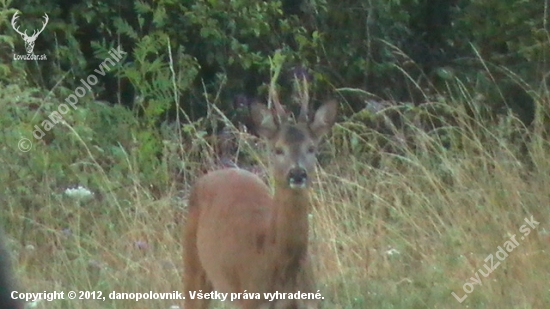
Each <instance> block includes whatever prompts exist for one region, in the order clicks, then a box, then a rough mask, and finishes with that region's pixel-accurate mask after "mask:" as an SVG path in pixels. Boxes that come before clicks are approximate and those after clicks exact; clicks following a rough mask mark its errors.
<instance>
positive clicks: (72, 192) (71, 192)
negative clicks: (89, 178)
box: [64, 186, 94, 200]
mask: <svg viewBox="0 0 550 309" xmlns="http://www.w3.org/2000/svg"><path fill="white" fill-rule="evenodd" d="M64 193H65V195H66V196H68V197H71V198H74V199H77V200H85V199H90V198H92V197H93V196H94V193H93V192H92V191H90V190H88V189H86V188H84V187H83V186H78V187H76V188H67V189H65V192H64Z"/></svg>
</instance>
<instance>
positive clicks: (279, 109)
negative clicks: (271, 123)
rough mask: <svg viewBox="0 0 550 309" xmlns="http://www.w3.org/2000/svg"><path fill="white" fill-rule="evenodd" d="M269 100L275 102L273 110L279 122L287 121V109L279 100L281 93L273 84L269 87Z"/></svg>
mask: <svg viewBox="0 0 550 309" xmlns="http://www.w3.org/2000/svg"><path fill="white" fill-rule="evenodd" d="M269 102H270V103H273V109H272V111H273V112H274V114H275V115H274V116H275V118H276V119H277V120H278V122H279V124H281V123H283V122H286V121H287V120H288V116H287V113H286V110H285V108H284V107H283V106H282V105H281V101H279V94H278V93H277V90H275V87H274V86H273V85H272V86H270V87H269Z"/></svg>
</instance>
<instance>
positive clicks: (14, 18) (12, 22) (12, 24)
mask: <svg viewBox="0 0 550 309" xmlns="http://www.w3.org/2000/svg"><path fill="white" fill-rule="evenodd" d="M17 14H19V12H15V14H13V17H12V18H11V26H12V27H13V30H15V32H17V33H19V34H20V35H22V36H27V30H25V33H22V32H21V31H19V27H17V26H16V24H15V21H16V20H17V19H18V18H19V16H17Z"/></svg>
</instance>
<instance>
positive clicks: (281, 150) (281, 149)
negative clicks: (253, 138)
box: [274, 147, 285, 156]
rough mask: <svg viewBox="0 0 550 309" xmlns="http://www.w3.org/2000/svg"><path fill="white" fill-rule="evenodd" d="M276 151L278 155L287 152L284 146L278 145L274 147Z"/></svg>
mask: <svg viewBox="0 0 550 309" xmlns="http://www.w3.org/2000/svg"><path fill="white" fill-rule="evenodd" d="M274 152H275V154H276V155H278V156H282V155H283V154H284V153H285V151H284V150H283V148H282V147H276V148H275V149H274Z"/></svg>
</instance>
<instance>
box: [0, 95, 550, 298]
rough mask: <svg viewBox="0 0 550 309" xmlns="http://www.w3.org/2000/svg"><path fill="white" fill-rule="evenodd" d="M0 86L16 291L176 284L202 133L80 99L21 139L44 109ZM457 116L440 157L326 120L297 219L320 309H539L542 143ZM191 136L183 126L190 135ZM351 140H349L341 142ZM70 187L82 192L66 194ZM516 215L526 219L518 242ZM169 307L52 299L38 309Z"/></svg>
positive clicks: (547, 210) (205, 151) (545, 290)
mask: <svg viewBox="0 0 550 309" xmlns="http://www.w3.org/2000/svg"><path fill="white" fill-rule="evenodd" d="M1 90H2V91H0V93H3V94H2V95H0V106H1V107H0V108H1V109H2V110H1V113H0V114H1V116H0V117H1V118H0V121H1V122H2V123H3V127H4V130H3V132H2V133H1V134H0V140H1V145H2V148H1V149H0V158H1V164H2V169H1V172H0V173H1V174H0V185H1V187H2V188H3V189H2V190H3V191H2V194H1V196H0V202H1V204H2V208H1V209H0V215H1V216H0V217H1V218H2V220H1V223H2V224H3V225H4V226H5V229H6V231H7V233H8V235H9V241H8V244H9V247H10V248H11V249H12V250H13V253H14V257H15V271H16V275H17V277H18V278H19V280H20V285H21V290H22V291H26V292H42V291H65V293H67V292H68V291H71V290H72V291H102V292H103V295H108V294H109V293H110V292H112V291H117V292H149V291H153V292H171V291H181V290H182V289H183V286H182V278H181V273H182V271H181V270H182V267H181V266H182V261H181V256H182V254H181V253H182V252H181V237H182V221H183V219H184V216H185V208H186V196H187V192H188V190H189V188H190V186H191V185H192V183H193V181H194V179H196V176H198V175H199V174H200V171H201V170H202V169H203V168H204V169H211V168H213V167H212V166H211V165H208V164H210V163H208V162H212V161H213V160H214V153H213V151H212V150H211V148H210V147H209V145H208V144H207V142H206V140H205V139H203V138H202V135H201V138H196V139H195V142H194V143H191V142H189V141H190V139H189V138H188V136H187V135H185V134H187V133H185V132H187V131H185V130H184V133H182V134H183V135H180V136H175V135H173V134H172V135H171V134H163V135H160V134H158V135H157V133H154V132H144V130H145V129H143V128H142V127H140V126H139V121H137V120H136V119H135V118H133V117H134V116H133V115H132V114H131V113H130V112H127V111H125V110H124V109H123V108H111V107H107V106H103V105H98V104H97V103H93V102H79V104H82V105H81V106H82V107H81V108H79V109H78V110H77V111H74V112H73V111H71V114H70V115H67V117H66V120H67V124H66V125H64V124H57V125H56V127H55V128H54V129H52V131H51V135H52V136H53V137H52V138H51V139H50V140H48V141H36V140H34V139H33V137H32V135H31V132H32V126H33V125H34V124H36V123H38V121H39V120H40V119H42V118H41V117H44V115H47V112H48V111H50V110H51V109H52V108H55V106H56V104H57V101H56V100H54V99H43V97H40V96H38V97H39V99H37V98H36V96H34V95H31V94H30V93H29V91H28V90H21V89H18V88H17V87H13V86H11V87H6V88H3V89H1ZM32 103H36V104H37V105H39V106H41V109H40V110H38V111H37V110H35V109H32V108H31V107H30V106H31V105H32ZM544 108H546V109H548V106H546V107H544ZM457 119H458V123H457V125H456V128H457V129H456V132H455V133H456V134H454V135H452V136H451V137H450V138H451V139H452V140H451V142H452V143H451V144H452V145H453V147H452V148H451V149H445V148H443V147H441V146H440V145H441V144H440V141H439V139H438V138H435V137H434V136H432V135H429V134H427V133H424V132H422V131H420V130H418V131H415V132H413V133H414V134H413V144H414V145H415V146H416V147H417V150H411V149H410V148H406V147H403V148H400V151H397V152H395V153H394V154H388V153H382V154H381V153H379V152H377V151H376V147H374V149H375V150H374V151H372V147H371V148H369V147H368V146H369V145H367V144H366V143H370V142H371V140H368V139H367V138H366V137H365V135H358V134H359V133H357V132H366V131H361V130H367V129H366V128H363V129H360V130H359V129H357V126H359V127H361V126H360V124H357V123H355V124H352V123H350V122H349V121H348V122H343V123H340V124H338V125H337V126H336V127H335V129H334V131H333V134H332V136H331V138H330V139H329V140H328V143H327V147H326V152H325V153H324V157H323V162H327V163H328V164H324V165H323V166H321V167H320V169H319V173H318V177H317V181H316V183H315V186H314V189H313V190H314V191H315V193H314V195H313V197H314V202H315V205H316V207H315V209H314V211H313V213H312V220H311V222H312V227H311V228H312V230H313V233H312V237H311V253H312V260H313V261H314V265H315V269H316V275H317V278H318V284H319V289H320V291H321V293H322V295H323V296H324V298H325V301H324V303H323V307H324V308H335V309H339V308H342V309H360V308H379V309H386V308H387V309H390V308H397V309H400V308H407V309H411V308H445V309H452V308H476V309H492V308H494V309H500V308H518V309H519V308H522V309H527V308H533V309H542V308H549V307H550V289H549V287H548V280H549V278H550V277H549V275H548V269H550V259H549V252H548V251H547V247H548V244H549V242H550V235H549V234H548V231H550V226H549V225H548V220H547V218H549V217H550V207H549V205H550V194H549V193H550V189H549V188H550V186H549V184H550V163H549V161H548V157H550V147H549V146H550V145H549V143H548V141H547V139H546V138H545V135H544V134H543V133H541V132H542V131H541V130H539V131H536V130H535V131H536V132H535V133H533V134H532V135H531V139H530V140H529V141H528V142H527V146H528V147H527V148H528V151H529V155H530V160H527V159H525V156H522V155H520V154H521V151H520V150H518V149H517V147H516V144H515V143H512V142H510V138H509V136H510V135H506V134H503V132H506V130H504V129H509V128H508V127H506V128H503V127H499V126H497V125H495V126H491V125H482V124H479V123H477V124H476V123H474V124H472V121H470V120H471V119H470V118H468V117H466V116H458V118H457ZM536 125H537V124H535V126H536ZM8 128H9V129H8ZM353 128H355V129H353ZM195 129H196V130H189V131H188V132H195V133H192V134H197V136H199V135H198V134H199V133H196V132H199V129H200V128H195ZM510 130H512V129H510ZM514 132H516V131H514ZM189 134H191V133H189ZM21 137H27V138H29V139H31V140H32V141H33V144H34V145H33V148H32V149H31V150H30V151H29V152H26V153H23V152H21V151H19V150H18V149H17V142H18V140H19V138H21ZM352 138H355V139H356V140H357V139H358V140H359V142H355V143H349V141H350V140H351V139H352ZM159 141H161V142H159ZM358 145H359V146H365V147H359V146H358ZM241 146H242V149H244V150H243V151H244V152H247V153H251V154H252V157H258V156H260V157H261V153H258V152H254V151H253V150H250V145H248V144H246V143H244V142H243V144H242V145H241ZM367 149H371V150H370V151H367ZM153 154H154V155H153ZM374 156H376V157H377V158H378V161H377V162H378V164H377V166H376V168H375V167H373V165H372V164H370V162H371V161H370V160H369V158H371V157H374ZM205 165H206V167H205ZM74 185H82V186H83V187H86V188H88V189H90V190H92V191H93V192H94V196H93V197H91V198H89V199H87V200H77V199H75V198H71V197H69V196H66V194H64V192H65V190H66V188H67V187H69V186H74ZM531 216H532V217H533V218H534V219H535V220H536V221H538V222H540V225H538V226H537V227H536V228H535V229H534V230H533V231H532V232H531V233H530V234H529V235H527V236H525V237H524V239H520V238H519V237H520V236H522V235H520V234H521V233H520V232H519V229H520V227H521V226H522V225H523V224H525V222H524V218H530V217H531ZM513 234H516V235H517V237H516V239H517V241H518V243H519V245H518V246H517V248H515V249H514V250H513V251H512V252H510V253H509V256H508V257H507V258H506V259H505V260H503V261H501V263H500V265H499V266H498V268H496V269H495V270H494V271H493V272H492V273H491V274H490V275H488V276H487V277H486V278H485V277H483V276H482V275H479V276H480V279H481V283H482V284H481V285H479V284H476V285H473V288H474V290H473V292H471V293H469V294H467V295H468V297H467V299H465V300H464V302H463V303H459V302H458V301H457V300H456V299H455V297H453V296H452V294H451V293H453V292H454V293H456V294H457V295H458V296H459V297H462V296H463V295H465V294H466V293H465V292H464V291H463V285H464V284H466V283H468V282H470V283H471V282H472V281H471V279H470V278H471V277H474V278H475V274H476V271H477V270H478V269H480V268H481V269H482V270H484V267H483V265H484V264H485V261H484V260H485V259H486V258H487V256H488V255H490V254H495V252H496V251H497V250H498V247H499V246H502V245H503V244H504V243H505V242H506V241H507V240H509V239H510V237H511V235H513ZM496 261H497V259H496V257H495V263H496ZM178 304H179V303H178V302H176V301H166V300H164V301H162V300H154V301H150V300H142V301H139V302H135V301H123V300H116V301H110V300H107V301H105V302H103V301H92V300H65V301H53V302H51V303H46V302H41V303H39V304H38V306H37V307H38V308H50V309H55V308H133V309H135V308H170V306H172V305H178ZM216 305H217V306H222V305H223V304H221V303H217V304H216Z"/></svg>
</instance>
